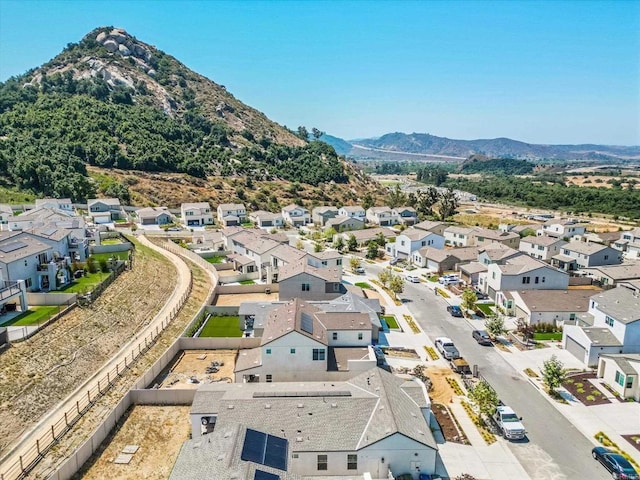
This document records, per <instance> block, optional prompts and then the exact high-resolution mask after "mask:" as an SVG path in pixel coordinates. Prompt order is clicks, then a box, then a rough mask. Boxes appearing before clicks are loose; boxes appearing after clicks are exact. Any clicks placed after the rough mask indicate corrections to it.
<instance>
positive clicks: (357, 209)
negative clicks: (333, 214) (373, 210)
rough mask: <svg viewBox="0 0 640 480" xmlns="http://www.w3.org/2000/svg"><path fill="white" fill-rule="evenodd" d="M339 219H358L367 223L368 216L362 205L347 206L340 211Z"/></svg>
mask: <svg viewBox="0 0 640 480" xmlns="http://www.w3.org/2000/svg"><path fill="white" fill-rule="evenodd" d="M338 216H339V217H349V218H357V219H359V220H362V221H363V222H364V221H366V218H367V214H366V212H365V211H364V208H362V207H361V206H360V205H345V206H343V207H340V208H339V209H338Z"/></svg>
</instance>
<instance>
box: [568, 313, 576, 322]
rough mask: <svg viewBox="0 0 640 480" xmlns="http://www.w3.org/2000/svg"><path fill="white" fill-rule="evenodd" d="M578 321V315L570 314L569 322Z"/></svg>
mask: <svg viewBox="0 0 640 480" xmlns="http://www.w3.org/2000/svg"><path fill="white" fill-rule="evenodd" d="M575 319H576V314H575V313H570V314H569V320H570V321H574V320H575Z"/></svg>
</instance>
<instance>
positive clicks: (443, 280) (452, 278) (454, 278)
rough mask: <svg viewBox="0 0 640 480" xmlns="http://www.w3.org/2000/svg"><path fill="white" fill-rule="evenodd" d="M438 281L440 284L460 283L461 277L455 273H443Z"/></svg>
mask: <svg viewBox="0 0 640 480" xmlns="http://www.w3.org/2000/svg"><path fill="white" fill-rule="evenodd" d="M438 283H439V284H440V285H455V284H457V283H460V277H459V276H458V275H455V274H451V275H443V276H442V277H440V278H439V279H438Z"/></svg>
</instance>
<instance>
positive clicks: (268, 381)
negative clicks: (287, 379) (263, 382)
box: [267, 374, 273, 383]
mask: <svg viewBox="0 0 640 480" xmlns="http://www.w3.org/2000/svg"><path fill="white" fill-rule="evenodd" d="M271 382H273V375H269V374H267V383H271Z"/></svg>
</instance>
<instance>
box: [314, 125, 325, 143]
mask: <svg viewBox="0 0 640 480" xmlns="http://www.w3.org/2000/svg"><path fill="white" fill-rule="evenodd" d="M323 133H324V132H321V131H320V130H318V129H317V128H316V127H313V128H312V129H311V135H312V136H313V138H315V139H316V140H319V139H320V137H321V136H322V135H323Z"/></svg>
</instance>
